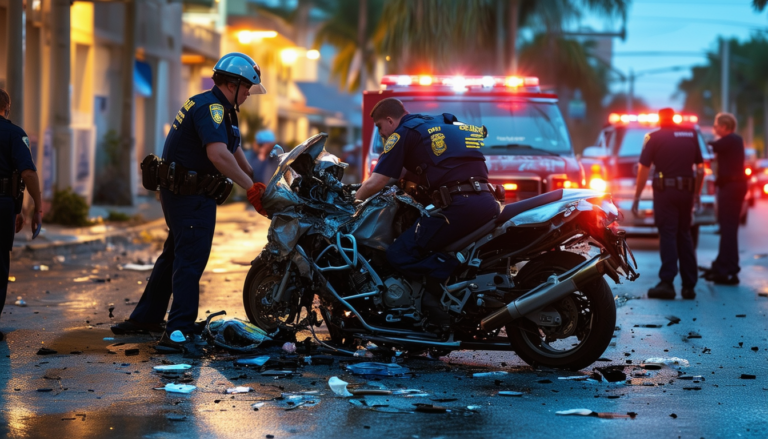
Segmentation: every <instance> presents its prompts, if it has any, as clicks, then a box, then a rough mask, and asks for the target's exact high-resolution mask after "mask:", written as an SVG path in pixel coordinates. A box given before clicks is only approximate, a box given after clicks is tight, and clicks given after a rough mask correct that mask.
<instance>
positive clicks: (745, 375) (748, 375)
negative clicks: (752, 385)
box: [739, 373, 757, 380]
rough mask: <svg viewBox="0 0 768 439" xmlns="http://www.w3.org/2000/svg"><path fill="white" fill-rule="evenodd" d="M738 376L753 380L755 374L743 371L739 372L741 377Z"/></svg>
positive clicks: (755, 376)
mask: <svg viewBox="0 0 768 439" xmlns="http://www.w3.org/2000/svg"><path fill="white" fill-rule="evenodd" d="M739 378H741V379H742V380H754V379H757V375H752V374H749V373H743V374H741V377H739Z"/></svg>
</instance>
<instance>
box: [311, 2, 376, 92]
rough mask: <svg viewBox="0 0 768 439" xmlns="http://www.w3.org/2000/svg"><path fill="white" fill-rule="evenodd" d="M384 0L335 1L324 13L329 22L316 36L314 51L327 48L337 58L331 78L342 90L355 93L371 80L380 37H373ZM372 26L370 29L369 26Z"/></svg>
mask: <svg viewBox="0 0 768 439" xmlns="http://www.w3.org/2000/svg"><path fill="white" fill-rule="evenodd" d="M383 3H384V2H383V0H361V1H358V0H338V1H337V2H336V3H335V4H334V5H333V6H331V7H329V8H328V9H327V12H328V15H329V18H328V20H326V21H325V22H324V23H323V25H322V26H321V27H320V29H319V31H318V32H317V35H316V36H315V43H314V46H315V48H320V46H322V45H323V44H329V45H331V46H333V47H335V48H336V50H337V54H336V57H335V58H334V60H333V63H332V65H331V74H332V75H333V77H334V78H336V79H337V80H338V81H339V84H340V85H341V87H342V88H344V89H347V90H350V91H352V90H357V89H359V88H360V86H361V85H364V78H365V77H369V76H372V74H373V71H374V68H375V65H376V60H377V57H378V52H379V51H378V50H377V47H378V46H379V42H380V40H381V37H380V35H379V34H377V33H376V26H375V23H378V22H379V19H380V17H381V11H382V8H383ZM371 23H372V24H374V25H369V24H371Z"/></svg>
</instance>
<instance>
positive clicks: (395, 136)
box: [382, 133, 400, 154]
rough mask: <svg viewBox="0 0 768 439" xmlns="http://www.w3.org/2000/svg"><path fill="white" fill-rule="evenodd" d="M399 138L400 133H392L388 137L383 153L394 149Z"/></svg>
mask: <svg viewBox="0 0 768 439" xmlns="http://www.w3.org/2000/svg"><path fill="white" fill-rule="evenodd" d="M398 140H400V134H397V133H392V135H391V136H389V138H388V139H387V143H385V144H384V152H383V153H382V154H386V153H388V152H389V151H392V148H394V146H395V144H396V143H397V141H398Z"/></svg>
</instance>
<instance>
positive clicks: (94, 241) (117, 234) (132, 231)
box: [13, 218, 167, 258]
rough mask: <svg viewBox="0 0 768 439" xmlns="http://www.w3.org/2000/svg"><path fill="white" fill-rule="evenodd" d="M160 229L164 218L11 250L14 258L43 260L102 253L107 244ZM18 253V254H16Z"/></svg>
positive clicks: (124, 240) (163, 223) (129, 239)
mask: <svg viewBox="0 0 768 439" xmlns="http://www.w3.org/2000/svg"><path fill="white" fill-rule="evenodd" d="M160 227H162V228H163V229H165V228H166V227H167V226H166V224H165V218H159V219H156V220H153V221H150V222H148V223H144V224H139V225H137V226H132V227H127V228H118V229H115V230H110V231H108V232H105V233H100V234H94V235H89V236H83V237H80V236H78V237H76V240H75V241H64V240H58V241H51V242H46V243H40V244H27V245H25V246H23V247H16V248H14V249H13V252H14V255H13V256H14V257H24V256H27V257H31V258H45V257H52V256H56V255H69V254H74V253H87V252H93V251H104V250H106V249H107V244H110V243H115V242H120V243H123V242H130V241H131V240H132V239H133V238H134V237H135V236H137V235H140V234H141V232H145V231H149V230H151V229H157V228H160ZM17 251H18V253H16V252H17Z"/></svg>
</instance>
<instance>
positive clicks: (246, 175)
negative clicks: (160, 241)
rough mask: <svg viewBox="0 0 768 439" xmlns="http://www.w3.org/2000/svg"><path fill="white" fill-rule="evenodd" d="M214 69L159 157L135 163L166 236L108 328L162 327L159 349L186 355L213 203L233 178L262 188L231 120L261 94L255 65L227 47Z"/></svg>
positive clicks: (194, 352) (194, 350) (195, 328)
mask: <svg viewBox="0 0 768 439" xmlns="http://www.w3.org/2000/svg"><path fill="white" fill-rule="evenodd" d="M213 72H214V73H213V82H214V84H215V86H214V87H213V88H212V89H211V90H209V91H206V92H204V93H201V94H199V95H196V96H193V97H191V98H189V99H188V100H187V102H186V103H185V104H184V105H183V106H182V108H181V110H179V112H178V114H177V115H176V117H175V119H174V120H173V125H172V127H171V129H170V132H169V133H168V137H167V138H166V140H165V146H164V148H163V156H162V160H160V159H158V158H157V157H154V156H152V155H150V156H148V157H147V158H146V159H145V160H144V162H143V163H142V172H143V175H142V179H143V182H144V186H145V187H147V188H148V189H151V190H156V189H157V188H159V190H160V201H161V204H162V207H163V213H164V215H165V221H166V224H167V225H168V229H169V232H168V238H167V239H166V241H165V246H164V247H163V253H162V254H161V255H160V257H159V258H158V259H157V262H156V263H155V267H154V269H153V270H152V274H151V276H150V277H149V282H147V286H146V288H145V290H144V294H143V295H142V297H141V300H140V301H139V304H138V305H137V306H136V309H135V310H134V311H133V313H132V314H131V316H130V318H129V319H128V320H126V321H125V322H123V323H119V324H117V325H115V326H113V327H112V332H114V333H115V334H137V333H152V332H157V333H162V334H163V335H162V338H161V340H160V343H159V344H158V346H157V349H158V350H161V351H167V352H178V353H184V355H185V356H187V357H200V356H202V354H203V352H202V350H201V348H200V345H201V344H202V343H200V340H199V333H200V329H201V327H200V326H199V325H196V324H195V321H196V320H197V311H198V303H199V296H200V286H199V282H200V278H201V277H202V275H203V270H204V269H205V266H206V264H207V263H208V257H209V255H210V252H211V245H212V242H213V234H214V228H215V225H216V205H217V204H221V203H223V202H224V200H226V197H227V196H228V195H229V191H230V190H231V188H232V182H234V183H236V184H237V185H239V186H242V187H243V188H244V189H247V190H248V193H249V198H252V197H251V195H252V193H253V192H257V191H259V190H261V189H263V183H260V182H259V183H257V182H255V181H254V180H253V177H252V175H253V169H251V166H250V165H249V164H248V161H247V160H246V158H245V155H244V153H243V149H242V147H241V145H240V130H239V129H238V123H237V112H238V110H239V107H240V105H242V104H243V102H245V100H246V99H248V97H249V96H250V95H252V94H264V93H266V90H265V89H264V86H263V85H262V84H261V70H260V69H259V66H258V65H257V64H256V62H255V61H254V60H253V59H251V58H250V57H249V56H247V55H243V54H242V53H230V54H227V55H224V56H223V57H222V58H221V59H220V60H219V62H218V63H216V66H215V67H214V68H213ZM148 182H149V183H148ZM171 295H173V305H172V306H171V310H170V313H169V314H168V322H167V324H165V322H164V318H165V314H166V311H167V310H168V303H169V301H170V299H171Z"/></svg>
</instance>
